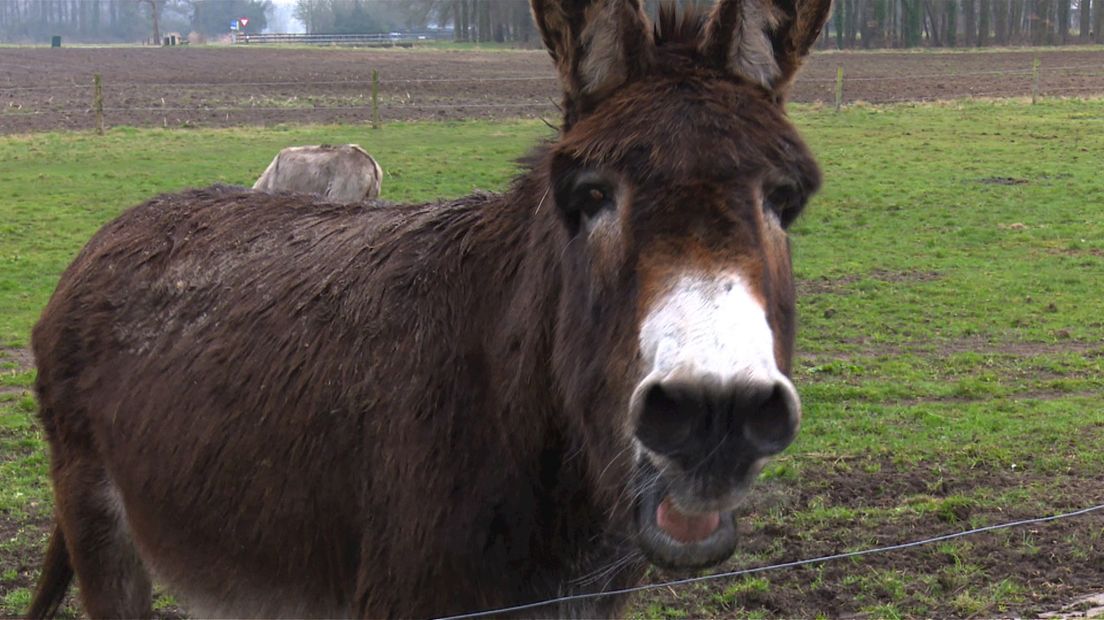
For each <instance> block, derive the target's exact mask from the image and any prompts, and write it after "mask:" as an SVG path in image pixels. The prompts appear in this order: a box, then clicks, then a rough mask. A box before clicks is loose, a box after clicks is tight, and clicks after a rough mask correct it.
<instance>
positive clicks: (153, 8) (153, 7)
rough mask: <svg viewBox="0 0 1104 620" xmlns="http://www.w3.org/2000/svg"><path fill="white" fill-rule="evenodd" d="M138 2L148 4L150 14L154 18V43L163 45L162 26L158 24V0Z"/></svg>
mask: <svg viewBox="0 0 1104 620" xmlns="http://www.w3.org/2000/svg"><path fill="white" fill-rule="evenodd" d="M138 4H148V5H149V8H150V16H151V17H152V19H153V44H154V45H161V28H160V27H159V26H158V25H157V13H158V6H157V0H138Z"/></svg>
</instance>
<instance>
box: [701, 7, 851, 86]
mask: <svg viewBox="0 0 1104 620" xmlns="http://www.w3.org/2000/svg"><path fill="white" fill-rule="evenodd" d="M831 8H832V0H720V1H719V2H718V3H717V4H716V5H715V6H714V7H713V11H712V12H711V13H710V14H709V19H708V20H707V21H706V24H705V37H704V38H703V40H702V46H701V51H702V54H703V55H704V56H705V58H706V59H707V60H709V61H710V62H714V63H716V64H718V65H719V66H722V67H725V68H726V69H728V70H729V71H731V72H733V73H736V74H738V75H741V76H743V77H745V78H747V79H749V80H751V81H753V82H757V83H759V84H762V85H763V86H764V87H766V88H767V89H768V90H770V91H772V92H774V93H775V94H776V95H782V94H784V92H785V90H786V88H787V87H788V86H789V84H790V81H791V80H793V77H794V74H796V73H797V70H798V68H799V67H800V66H801V61H802V60H803V59H804V58H805V56H806V55H807V54H808V53H809V48H810V47H812V45H813V43H815V42H816V40H817V37H819V36H820V31H821V29H822V28H823V27H824V22H825V21H827V20H828V13H829V12H830V10H831Z"/></svg>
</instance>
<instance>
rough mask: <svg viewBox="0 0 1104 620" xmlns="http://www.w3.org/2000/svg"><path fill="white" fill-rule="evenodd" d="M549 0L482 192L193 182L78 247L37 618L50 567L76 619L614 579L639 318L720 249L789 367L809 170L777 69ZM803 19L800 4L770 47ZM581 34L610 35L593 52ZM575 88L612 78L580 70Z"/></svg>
mask: <svg viewBox="0 0 1104 620" xmlns="http://www.w3.org/2000/svg"><path fill="white" fill-rule="evenodd" d="M549 4H550V3H549V2H546V1H544V0H534V12H535V15H536V19H537V22H538V24H540V25H541V27H542V33H543V35H544V37H545V41H546V42H548V44H549V47H550V48H551V51H552V54H553V57H554V58H556V59H557V60H558V62H559V63H560V64H561V72H562V73H563V74H564V79H565V98H566V100H567V101H568V102H569V107H568V111H567V114H566V118H565V129H564V131H563V133H562V135H561V136H560V137H559V139H558V140H557V141H556V142H555V143H554V144H552V145H550V146H549V147H548V148H546V149H543V150H542V151H540V152H539V153H538V154H537V155H536V156H535V158H534V163H533V164H532V168H531V169H530V170H528V171H527V172H525V173H524V174H523V175H521V176H520V177H519V178H518V179H517V180H516V181H515V182H514V183H513V185H512V186H511V188H510V189H509V190H508V191H507V192H506V193H505V194H502V195H492V194H476V195H473V196H469V197H466V198H463V199H460V200H456V201H452V202H447V203H439V204H429V205H418V206H383V207H381V206H369V205H365V204H353V205H345V206H342V205H333V204H313V203H311V202H310V200H309V199H308V198H306V197H302V196H294V195H290V194H277V195H266V194H261V193H254V192H249V191H242V190H237V189H232V188H218V187H216V188H209V189H203V190H194V191H188V192H184V193H180V194H176V195H166V196H161V197H158V198H156V199H154V200H152V201H150V202H148V203H146V204H143V205H141V206H138V207H135V208H133V209H131V210H129V211H127V212H126V213H124V214H123V215H122V216H120V217H119V218H118V219H116V220H115V221H113V222H111V223H109V224H107V225H106V226H105V227H104V228H103V229H101V230H100V231H99V232H98V233H97V234H96V235H95V237H93V239H92V240H91V241H90V242H89V243H88V245H87V246H86V247H85V248H84V250H83V251H82V252H81V253H80V255H79V256H78V257H77V258H76V260H75V261H74V262H73V264H72V265H71V266H70V267H69V268H68V269H67V270H66V272H65V273H64V275H63V276H62V278H61V281H60V283H59V284H58V287H57V290H56V292H55V293H54V295H53V297H52V299H51V300H50V302H49V305H48V306H47V308H46V310H45V311H44V313H43V316H42V319H41V321H40V322H39V324H38V325H37V326H36V328H35V330H34V334H33V346H34V351H35V355H36V359H37V363H38V368H39V373H38V381H37V386H36V388H37V391H38V395H39V400H40V407H41V413H40V415H41V420H42V424H43V427H44V429H45V432H46V436H47V438H48V440H49V444H50V449H51V450H50V452H51V464H52V469H51V474H52V477H53V482H54V488H55V496H56V500H57V501H56V516H57V523H58V528H57V530H56V531H55V533H54V536H53V539H52V541H51V546H50V551H49V552H48V554H47V557H46V561H45V569H44V571H43V575H42V578H41V581H40V585H39V590H38V593H37V594H36V598H35V601H34V603H33V606H32V608H31V610H30V615H31V616H33V617H41V616H45V615H49V614H51V613H53V611H54V610H56V607H57V604H58V603H59V602H60V600H61V597H62V596H63V595H64V592H65V587H66V585H67V584H68V581H69V579H70V578H71V574H72V571H71V570H70V568H69V567H72V569H73V570H75V572H76V575H77V578H78V580H79V582H80V586H81V597H82V601H83V604H84V607H85V610H86V611H87V613H88V614H89V615H91V616H93V617H111V616H131V617H134V616H146V615H148V614H149V613H150V588H149V583H150V577H149V575H150V574H155V575H156V576H157V578H158V579H160V580H163V581H164V582H165V583H167V584H168V585H169V586H170V588H171V589H172V590H173V591H174V592H176V593H178V594H180V595H181V596H182V597H183V600H184V602H185V604H186V605H188V606H189V609H191V610H192V611H194V612H195V613H198V614H201V615H229V616H281V615H282V616H359V617H385V616H390V617H421V616H436V615H443V614H450V613H460V612H469V611H475V610H480V609H486V608H493V607H497V606H503V605H509V604H516V603H524V602H530V601H534V600H542V599H545V598H548V597H551V596H555V595H558V594H561V593H566V592H577V591H594V590H597V589H601V588H616V587H621V586H626V585H630V584H632V583H634V582H635V581H636V580H637V579H639V577H640V576H641V574H642V571H643V568H644V563H643V561H642V558H641V556H640V553H639V551H637V549H636V545H635V542H634V536H635V529H634V525H633V518H632V515H633V511H634V506H635V505H634V501H635V495H634V493H635V490H634V489H635V487H634V484H635V482H634V480H633V476H634V474H633V467H634V463H633V457H632V450H631V449H629V448H630V443H629V442H630V437H628V436H626V434H625V430H624V429H625V428H626V427H627V425H628V424H629V420H628V413H627V410H628V407H627V401H628V396H629V393H630V392H631V390H632V388H633V385H634V384H635V382H636V381H637V380H639V371H640V369H639V368H638V358H639V352H638V350H637V347H638V344H637V336H638V333H637V331H638V325H639V320H640V316H641V314H642V312H643V311H644V310H645V309H646V307H647V305H648V304H649V303H650V301H651V300H652V299H654V298H655V297H656V296H657V295H658V294H659V293H660V291H661V290H662V288H663V286H664V282H665V277H666V275H668V274H671V273H675V272H677V271H680V270H686V269H698V270H708V269H711V268H713V267H714V266H717V265H724V266H728V267H733V268H738V269H739V270H740V271H741V272H742V273H745V274H748V279H749V281H752V282H753V283H754V285H755V290H756V292H757V295H759V296H760V298H761V299H762V300H764V301H765V303H766V306H767V310H768V319H769V321H770V324H771V327H772V328H773V329H774V332H775V334H776V343H777V344H776V347H777V351H776V356H777V358H778V360H779V364H780V366H781V367H783V369H784V370H786V371H787V372H788V367H789V360H790V356H791V352H792V345H793V323H794V318H793V286H792V281H791V276H790V266H789V251H788V246H787V242H786V240H785V233H784V232H783V231H782V229H781V228H780V227H779V226H777V225H776V224H771V221H773V218H774V217H775V215H777V216H778V218H779V219H780V220H782V221H783V222H788V221H790V220H792V219H793V217H795V216H796V214H797V212H799V211H800V209H801V207H802V205H803V204H804V202H805V199H806V198H807V197H808V195H809V194H811V193H812V192H813V191H815V189H816V187H817V185H818V183H819V175H818V172H817V169H816V166H815V164H814V163H813V161H812V158H811V156H810V154H809V152H808V151H807V149H806V148H805V147H804V146H803V144H802V143H801V141H800V139H799V137H798V136H797V134H796V132H795V130H794V129H793V127H792V126H791V125H790V123H789V122H788V121H787V119H786V117H785V115H784V112H783V111H782V109H781V107H780V106H779V105H777V103H776V99H777V98H778V96H779V91H777V90H771V89H767V88H764V86H763V85H762V84H760V83H758V82H753V81H751V80H748V79H746V78H745V77H743V76H741V75H738V74H733V73H730V72H729V71H728V70H727V69H726V67H727V65H726V64H725V63H724V62H723V61H722V60H720V59H709V58H705V57H703V56H702V52H701V51H700V50H701V49H703V48H702V46H701V39H700V37H701V36H702V35H701V34H700V33H701V32H702V31H703V30H702V29H700V28H698V27H696V26H695V27H693V28H691V29H689V30H684V31H683V32H684V35H682V36H681V37H673V36H672V37H668V38H665V37H664V35H663V34H660V35H659V36H657V37H655V39H656V40H658V41H661V42H662V41H667V43H666V44H660V45H656V44H655V43H653V35H652V34H651V30H650V28H651V26H650V25H649V24H647V23H646V19H645V20H644V21H643V22H641V17H642V14H640V13H639V11H638V9H639V6H638V3H636V2H635V1H632V0H624V1H618V0H594V1H593V2H584V1H581V0H574V1H572V0H565V2H563V3H562V5H555V6H554V7H550V6H548V5H549ZM780 4H781V5H785V6H789V7H790V8H792V7H793V5H794V2H793V0H789V2H785V1H782V2H780ZM827 4H828V3H827V1H826V0H807V1H804V2H802V1H799V2H797V5H798V9H797V10H798V15H799V16H804V15H807V14H819V13H818V11H819V10H820V9H819V8H818V7H826V6H827ZM626 7H628V8H626ZM553 10H555V11H559V13H557V14H556V17H555V18H553V17H552V16H550V11H553ZM782 12H784V9H783V10H782ZM588 19H590V20H613V21H614V22H615V23H609V24H604V25H603V23H601V22H598V23H585V22H586V20H588ZM790 19H791V21H793V20H792V17H791V18H790ZM822 22H823V20H822V19H819V21H818V19H813V18H805V17H801V18H799V19H798V20H797V22H796V24H797V26H796V28H799V29H803V30H802V31H801V32H800V33H795V32H794V29H793V28H791V29H790V30H786V31H785V32H786V33H789V34H786V35H785V36H786V37H787V40H793V41H798V42H799V44H798V45H796V46H792V47H788V46H786V45H782V46H780V50H781V53H795V54H796V53H799V52H804V48H802V46H801V44H800V43H801V42H803V41H811V40H813V39H815V34H816V32H815V31H818V30H819V28H820V26H821V24H822ZM785 23H788V22H785ZM580 28H584V29H585V28H599V30H594V31H593V32H592V35H591V36H590V38H584V37H582V36H581V30H580ZM605 28H610V29H612V30H611V31H610V32H616V33H618V35H619V38H618V39H617V40H616V41H615V42H613V43H611V42H609V41H606V42H603V43H601V46H603V47H602V50H603V52H602V53H603V54H605V55H604V56H603V57H602V58H601V59H598V60H595V59H593V58H588V51H589V50H590V47H589V45H591V44H593V43H586V41H591V42H593V41H595V40H596V38H599V39H600V38H602V37H604V36H607V35H608V34H609V33H608V32H605V31H603V30H601V29H605ZM665 28H667V27H666V26H664V25H662V24H661V26H660V30H661V33H662V32H663V30H664V29H665ZM640 29H644V31H643V32H641V31H640ZM705 30H708V28H706V29H705ZM668 32H673V30H668ZM687 32H689V33H691V35H686V34H685V33H687ZM633 46H643V47H641V48H640V49H637V48H636V47H633ZM567 47H570V51H568V50H567V49H566V48H567ZM611 50H612V51H611ZM627 50H637V51H641V50H644V52H646V53H637V52H631V53H630V52H628V51H627ZM729 51H730V50H728V49H724V50H720V51H719V52H718V53H719V54H724V55H726V56H725V57H727V55H728V54H729ZM568 57H571V58H573V59H574V60H572V61H571V62H570V63H567V64H565V61H564V59H565V58H568ZM797 61H798V58H796V57H794V58H790V59H779V66H780V67H783V70H784V71H789V72H790V73H791V75H785V76H783V77H784V79H783V80H781V81H780V83H785V82H787V81H788V80H789V79H790V78H791V77H792V71H793V70H794V69H796V66H797ZM588 62H590V64H589V65H587V63H588ZM605 62H610V63H615V64H616V63H622V64H624V65H625V66H620V67H607V68H604V69H602V70H597V69H595V67H599V66H600V65H601V63H605ZM625 63H627V64H625ZM565 66H566V67H567V68H564V67H565ZM586 66H589V67H590V68H589V69H580V67H586ZM606 69H609V70H606ZM580 71H582V73H580ZM596 76H597V77H596ZM596 79H597V80H612V81H610V82H605V83H603V84H602V86H601V87H600V88H591V89H589V90H588V89H586V88H583V87H582V86H581V84H583V83H589V84H591V85H594V84H595V80H596ZM596 93H598V94H596ZM588 171H597V172H596V174H600V175H602V178H603V179H605V180H606V182H607V183H608V184H609V186H610V187H611V190H610V192H611V196H613V201H614V202H613V204H612V205H611V206H607V207H605V208H613V209H615V210H616V221H617V227H616V228H615V229H611V230H612V232H610V235H609V236H606V237H601V238H595V237H594V236H591V237H589V238H588V237H587V234H586V233H585V230H584V229H585V226H586V222H587V219H586V218H587V215H586V214H583V213H580V211H579V210H577V209H575V208H574V207H573V204H574V203H573V202H572V201H573V198H572V197H571V195H570V192H571V184H570V182H569V181H570V179H573V178H576V177H578V175H580V174H583V173H587V172H588ZM772 203H773V204H772ZM772 211H773V213H774V215H772V214H771V212H772ZM623 602H624V598H623V597H607V598H603V599H599V600H596V601H588V602H584V603H582V604H579V605H575V606H564V607H548V608H544V609H543V610H536V611H529V612H526V613H527V614H528V615H532V614H533V613H538V614H547V615H551V616H565V615H581V616H587V617H594V616H608V615H614V614H616V613H617V611H618V610H619V609H620V608H621V605H622V604H623Z"/></svg>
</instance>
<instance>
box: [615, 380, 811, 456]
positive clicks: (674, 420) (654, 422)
mask: <svg viewBox="0 0 1104 620" xmlns="http://www.w3.org/2000/svg"><path fill="white" fill-rule="evenodd" d="M800 417H801V414H800V408H799V405H798V402H797V396H796V394H795V393H794V391H793V388H791V387H790V386H789V385H788V384H787V383H784V382H777V383H766V384H757V385H738V386H727V387H724V388H722V387H720V386H717V385H709V386H706V385H692V384H683V383H680V384H658V383H657V384H654V385H652V386H650V387H648V388H647V392H646V393H645V394H644V398H643V401H642V403H641V408H640V415H639V418H638V420H637V428H636V436H637V438H638V439H639V440H640V442H641V443H642V444H644V446H646V447H647V448H648V449H650V450H652V451H654V452H657V453H659V454H662V455H664V456H667V457H669V458H674V459H676V460H677V461H686V462H685V463H683V464H684V465H690V464H692V463H693V462H695V461H700V460H702V459H707V458H709V457H710V456H718V455H720V454H721V453H723V452H725V451H726V450H727V448H725V447H724V446H729V447H730V448H732V449H733V450H736V451H738V452H740V453H742V454H743V455H744V456H745V457H751V458H760V457H764V456H771V455H773V454H777V453H778V452H781V451H782V450H783V449H784V448H785V447H786V446H787V445H789V444H790V442H791V441H793V439H794V437H795V436H796V434H797V427H798V421H799V420H800Z"/></svg>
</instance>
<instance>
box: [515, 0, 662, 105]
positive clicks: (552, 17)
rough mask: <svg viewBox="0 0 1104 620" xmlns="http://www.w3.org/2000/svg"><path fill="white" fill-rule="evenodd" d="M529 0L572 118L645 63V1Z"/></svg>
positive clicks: (648, 40)
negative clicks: (643, 4) (643, 2)
mask: <svg viewBox="0 0 1104 620" xmlns="http://www.w3.org/2000/svg"><path fill="white" fill-rule="evenodd" d="M530 2H531V4H532V9H533V19H534V21H536V23H537V28H538V30H540V34H541V38H542V39H543V40H544V45H545V47H547V48H548V53H549V54H551V55H552V60H553V61H555V63H556V69H557V70H558V71H559V74H560V82H561V83H562V85H563V89H564V102H565V104H566V106H565V107H566V109H565V113H566V114H567V116H568V117H569V118H570V117H571V116H573V115H574V114H576V113H578V112H580V111H585V109H586V108H588V107H589V106H590V105H591V104H593V103H595V102H597V101H598V100H600V99H602V98H603V97H605V96H606V95H608V94H609V93H610V92H612V91H613V90H614V89H616V88H617V87H618V86H621V85H622V84H624V83H625V82H627V81H628V80H629V79H630V78H632V77H633V76H634V74H636V73H639V72H641V71H643V70H644V68H645V67H646V66H647V62H648V58H649V56H650V54H651V51H652V28H651V24H650V22H649V21H648V17H647V16H646V15H645V14H644V9H643V6H642V0H530Z"/></svg>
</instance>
